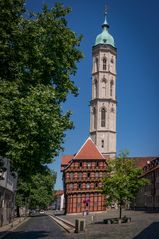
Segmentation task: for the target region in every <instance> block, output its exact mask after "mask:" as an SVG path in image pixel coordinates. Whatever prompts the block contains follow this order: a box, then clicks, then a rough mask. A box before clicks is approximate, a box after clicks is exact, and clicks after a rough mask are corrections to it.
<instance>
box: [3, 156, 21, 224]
mask: <svg viewBox="0 0 159 239" xmlns="http://www.w3.org/2000/svg"><path fill="white" fill-rule="evenodd" d="M0 160H1V162H2V161H3V167H1V169H0V226H3V225H5V224H8V223H10V222H11V221H12V220H13V218H14V210H15V193H16V184H17V175H16V173H14V172H11V171H10V160H9V159H7V158H0Z"/></svg>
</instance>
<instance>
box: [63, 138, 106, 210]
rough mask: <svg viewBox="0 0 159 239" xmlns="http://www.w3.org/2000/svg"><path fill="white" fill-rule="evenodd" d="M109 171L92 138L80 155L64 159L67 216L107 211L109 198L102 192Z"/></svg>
mask: <svg viewBox="0 0 159 239" xmlns="http://www.w3.org/2000/svg"><path fill="white" fill-rule="evenodd" d="M106 169H107V163H106V159H105V158H104V156H103V155H102V154H101V153H100V152H99V150H98V148H97V147H96V145H95V144H94V143H93V141H92V139H91V138H88V139H87V140H86V142H85V143H84V144H83V146H82V147H81V149H80V150H79V151H78V153H77V154H75V155H66V156H63V157H62V162H61V171H62V172H63V185H64V195H65V212H66V213H80V212H84V211H90V212H94V211H104V210H106V198H105V196H104V195H103V194H102V190H101V187H102V178H103V176H104V174H105V172H106Z"/></svg>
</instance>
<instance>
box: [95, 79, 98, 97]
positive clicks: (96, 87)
mask: <svg viewBox="0 0 159 239" xmlns="http://www.w3.org/2000/svg"><path fill="white" fill-rule="evenodd" d="M97 92H98V83H97V80H96V79H95V81H94V97H95V98H97V97H98V94H97Z"/></svg>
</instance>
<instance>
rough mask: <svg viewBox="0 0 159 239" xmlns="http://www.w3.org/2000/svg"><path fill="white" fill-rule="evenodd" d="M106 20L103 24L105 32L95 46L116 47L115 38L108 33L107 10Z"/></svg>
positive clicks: (105, 13) (100, 35) (98, 38)
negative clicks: (106, 45)
mask: <svg viewBox="0 0 159 239" xmlns="http://www.w3.org/2000/svg"><path fill="white" fill-rule="evenodd" d="M104 15H105V20H104V23H103V24H102V28H103V31H102V33H100V34H99V35H98V36H97V37H96V41H95V46H96V45H98V44H108V45H111V46H113V47H115V44H114V38H113V37H112V36H111V35H110V33H109V32H108V28H109V24H108V21H107V10H105V12H104Z"/></svg>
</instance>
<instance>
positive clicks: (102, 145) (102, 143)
mask: <svg viewBox="0 0 159 239" xmlns="http://www.w3.org/2000/svg"><path fill="white" fill-rule="evenodd" d="M101 147H102V148H104V140H103V139H102V142H101Z"/></svg>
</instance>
